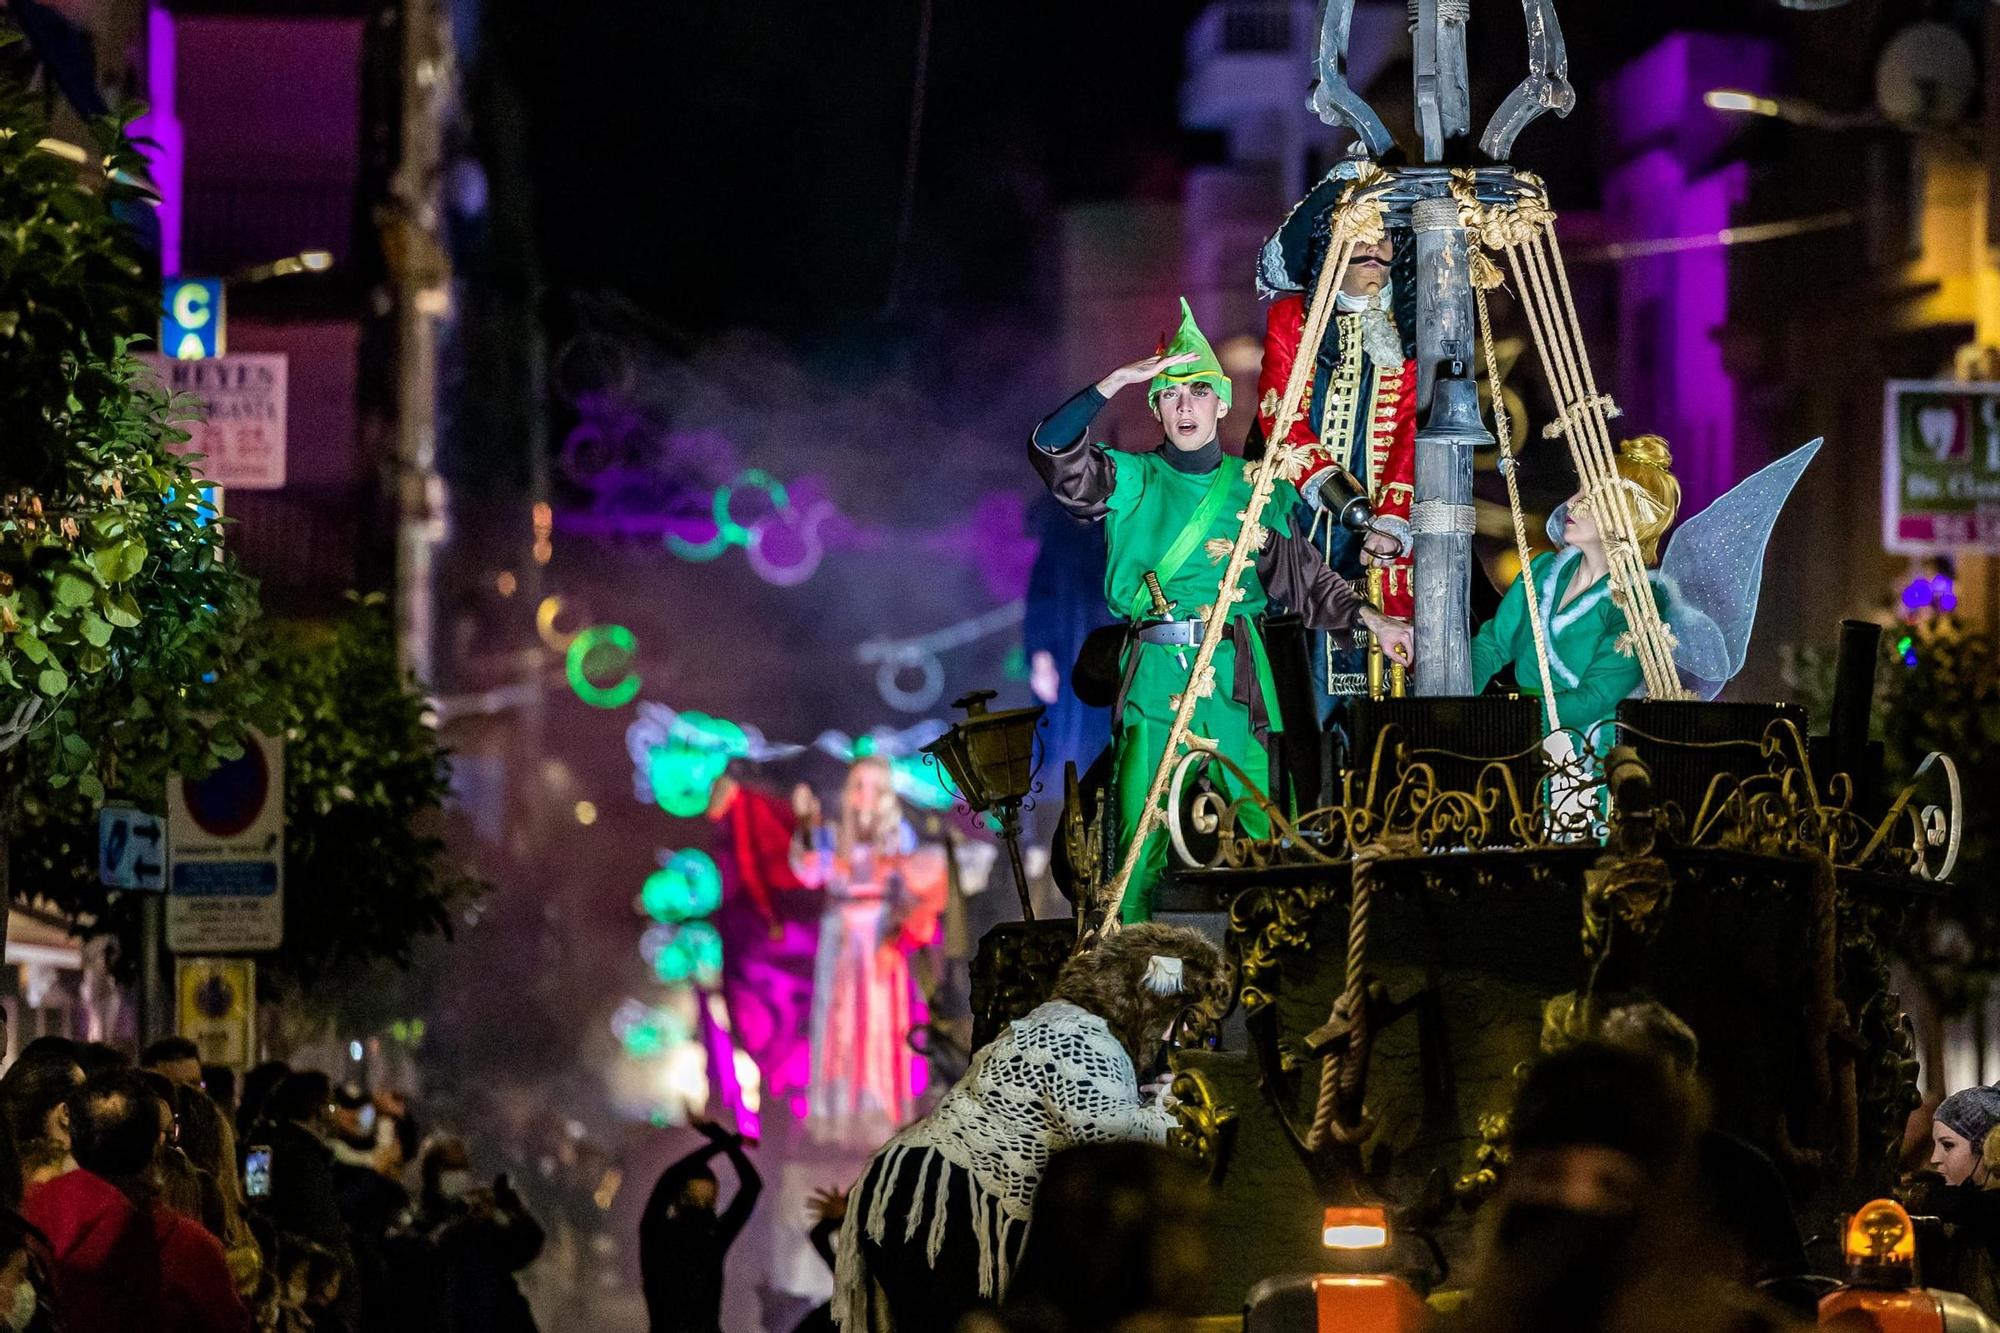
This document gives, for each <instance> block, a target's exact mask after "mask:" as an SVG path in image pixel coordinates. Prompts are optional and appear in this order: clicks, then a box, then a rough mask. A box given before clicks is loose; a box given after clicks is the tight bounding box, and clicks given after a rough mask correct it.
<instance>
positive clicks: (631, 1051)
mask: <svg viewBox="0 0 2000 1333" xmlns="http://www.w3.org/2000/svg"><path fill="white" fill-rule="evenodd" d="M611 1033H612V1035H613V1036H615V1037H617V1038H618V1041H619V1044H620V1045H622V1046H624V1048H625V1053H626V1054H627V1055H629V1056H631V1057H632V1058H633V1059H635V1060H652V1059H657V1058H659V1057H660V1056H661V1055H664V1054H665V1053H666V1052H667V1051H668V1050H669V1049H671V1048H673V1047H675V1046H680V1045H683V1044H685V1043H686V1042H688V1041H689V1040H690V1039H692V1037H693V1036H694V1030H693V1027H692V1025H690V1024H689V1022H688V1021H687V1019H685V1018H683V1017H682V1016H681V1015H679V1014H677V1013H675V1012H674V1011H673V1010H671V1009H663V1008H661V1007H660V1006H658V1005H651V1004H643V1003H641V1002H640V1001H638V1000H627V1001H625V1002H624V1003H623V1004H621V1005H619V1006H618V1009H617V1011H616V1012H614V1013H613V1014H612V1015H611Z"/></svg>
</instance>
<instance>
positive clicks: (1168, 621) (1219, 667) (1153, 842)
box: [1029, 299, 1410, 921]
mask: <svg viewBox="0 0 2000 1333" xmlns="http://www.w3.org/2000/svg"><path fill="white" fill-rule="evenodd" d="M1134 384H1147V385H1148V389H1147V401H1148V402H1149V403H1150V404H1151V406H1152V409H1153V415H1154V416H1156V417H1158V418H1159V421H1160V426H1161V429H1162V433H1163V435H1164V438H1163V439H1162V440H1161V442H1160V443H1159V444H1158V445H1156V446H1155V447H1154V448H1152V449H1151V450H1149V451H1147V452H1145V453H1127V452H1123V451H1120V450H1116V449H1112V448H1110V447H1109V446H1107V445H1103V444H1092V443H1090V442H1089V441H1088V434H1089V431H1090V425H1091V422H1092V421H1093V420H1094V419H1095V418H1096V416H1097V413H1098V412H1099V411H1100V410H1101V409H1102V408H1103V406H1104V404H1105V403H1106V402H1107V401H1109V400H1110V398H1111V396H1112V395H1113V394H1115V393H1117V392H1118V391H1119V390H1121V389H1124V388H1128V387H1130V386H1131V385H1134ZM1230 397H1231V395H1230V387H1229V376H1228V375H1226V374H1224V373H1223V370H1222V365H1221V363H1220V362H1218V361H1217V360H1216V357H1215V351H1214V349H1213V348H1211V347H1210V346H1209V345H1208V339H1206V338H1204V337H1203V336H1202V333H1201V330H1200V329H1199V328H1198V327H1196V325H1195V322H1194V314H1193V312H1192V311H1190V310H1189V309H1188V304H1187V301H1186V300H1185V299H1184V300H1182V302H1181V326H1180V330H1179V332H1177V333H1176V334H1175V335H1174V338H1173V341H1172V342H1171V343H1170V344H1168V345H1167V347H1166V348H1164V349H1163V350H1162V352H1161V353H1160V354H1159V355H1156V356H1151V357H1148V358H1146V359H1145V360H1143V361H1135V362H1133V363H1132V364H1131V365H1129V366H1124V367H1121V368H1120V369H1117V370H1114V371H1112V372H1111V373H1110V374H1109V375H1106V376H1105V377H1104V378H1103V379H1101V380H1099V381H1098V382H1097V383H1096V384H1093V385H1091V386H1090V387H1088V388H1086V389H1084V390H1083V391H1082V392H1081V393H1078V394H1077V395H1076V396H1075V397H1073V398H1071V399H1070V400H1069V401H1068V402H1067V403H1064V404H1063V405H1062V406H1061V407H1059V408H1057V409H1056V410H1055V411H1054V412H1053V413H1051V414H1050V415H1049V416H1048V417H1047V418H1046V419H1044V420H1043V422H1042V423H1041V425H1039V426H1037V427H1036V428H1035V432H1034V435H1033V437H1032V442H1033V447H1032V448H1031V449H1030V450H1029V454H1030V457H1031V458H1032V459H1033V461H1034V465H1035V470H1036V471H1037V472H1039V473H1040V474H1041V476H1042V479H1043V480H1044V481H1045V482H1047V483H1048V487H1049V492H1050V494H1052V495H1054V496H1055V498H1056V501H1057V503H1059V504H1061V505H1062V506H1063V507H1064V508H1065V509H1067V510H1069V512H1071V513H1073V514H1075V515H1077V516H1078V517H1080V518H1087V519H1093V520H1094V519H1102V520H1103V521H1104V524H1105V545H1106V547H1107V548H1108V556H1109V560H1108V568H1107V571H1106V574H1105V579H1104V599H1105V602H1106V603H1107V604H1108V605H1109V607H1110V608H1111V613H1112V615H1114V616H1116V617H1118V618H1119V619H1121V620H1124V621H1126V622H1127V624H1128V626H1129V627H1130V633H1129V635H1128V638H1127V643H1126V647H1125V653H1126V657H1125V660H1124V663H1123V665H1124V680H1125V685H1124V689H1123V691H1122V694H1121V697H1120V703H1119V707H1118V708H1117V710H1116V711H1115V712H1114V714H1113V716H1114V723H1113V728H1114V732H1113V739H1112V747H1113V748H1112V779H1111V780H1112V787H1113V792H1114V796H1115V804H1116V807H1117V810H1118V829H1119V835H1120V847H1121V851H1122V848H1123V845H1124V843H1125V842H1126V841H1128V840H1129V837H1130V834H1131V832H1132V831H1133V830H1134V829H1135V828H1136V827H1137V826H1138V823H1139V817H1140V814H1141V813H1142V812H1143V810H1144V809H1145V802H1146V795H1147V792H1148V790H1149V789H1150V787H1151V785H1152V780H1153V774H1154V771H1155V770H1156V769H1157V768H1158V766H1159V762H1160V756H1161V754H1162V753H1163V752H1164V751H1165V749H1166V743H1167V736H1168V733H1169V732H1170V731H1171V730H1172V729H1173V723H1174V712H1175V710H1174V706H1173V700H1174V697H1175V696H1177V695H1179V694H1180V693H1181V691H1182V690H1184V689H1185V688H1186V687H1187V683H1188V675H1189V667H1190V665H1191V664H1192V662H1193V660H1194V656H1195V652H1196V650H1197V649H1198V648H1199V646H1200V643H1201V634H1202V621H1203V618H1204V616H1205V613H1206V611H1207V608H1208V607H1210V606H1211V605H1213V604H1214V601H1215V597H1216V585H1217V583H1218V582H1219V581H1220V578H1221V570H1220V563H1221V562H1220V561H1218V560H1216V559H1214V558H1212V557H1211V555H1210V554H1209V550H1208V548H1209V545H1210V543H1211V542H1219V543H1223V544H1232V543H1234V541H1235V539H1236V534H1237V530H1238V528H1239V527H1240V526H1241V524H1242V518H1241V516H1242V514H1243V512H1244V511H1245V510H1246V509H1247V508H1249V505H1250V490H1251V486H1250V481H1249V478H1248V477H1247V476H1246V475H1245V469H1244V463H1243V460H1242V459H1240V458H1237V457H1235V456H1233V455H1230V454H1225V453H1223V452H1222V445H1221V443H1220V442H1219V441H1218V440H1217V438H1216V429H1217V426H1218V424H1219V423H1220V421H1221V419H1222V418H1223V417H1224V416H1227V415H1228V413H1229V404H1230ZM1291 508H1292V507H1291V506H1288V505H1274V506H1271V507H1269V508H1267V509H1266V511H1265V514H1264V523H1265V524H1266V526H1267V528H1268V529H1269V531H1268V532H1267V534H1266V537H1265V541H1264V545H1263V548H1262V549H1261V550H1260V551H1259V552H1258V553H1257V560H1256V577H1255V578H1246V579H1245V586H1244V590H1243V591H1244V596H1243V599H1242V600H1241V601H1239V602H1237V603H1236V604H1235V609H1234V612H1233V614H1232V615H1231V617H1230V620H1229V637H1228V638H1227V639H1225V640H1224V641H1223V642H1222V643H1220V644H1218V645H1216V650H1215V657H1214V666H1215V686H1216V687H1215V692H1214V693H1213V694H1211V695H1209V696H1208V697H1207V698H1205V699H1203V700H1201V701H1200V702H1199V703H1198V704H1197V705H1196V707H1195V712H1194V719H1193V722H1192V724H1191V725H1192V730H1193V732H1194V733H1195V734H1196V735H1199V736H1202V737H1206V738H1207V739H1209V740H1212V741H1214V742H1215V743H1216V745H1217V748H1218V749H1219V750H1220V751H1221V752H1222V753H1223V754H1225V755H1227V756H1228V757H1229V758H1230V759H1231V760H1232V761H1233V762H1234V763H1235V764H1236V765H1237V767H1239V768H1241V769H1242V770H1243V772H1244V773H1245V774H1247V775H1248V776H1249V778H1250V780H1251V781H1252V782H1254V783H1256V784H1257V786H1258V788H1259V790H1260V791H1265V792H1268V791H1269V790H1270V780H1269V761H1268V757H1267V755H1266V753H1265V749H1264V745H1263V742H1262V740H1261V738H1260V733H1268V732H1269V731H1274V730H1278V729H1279V728H1280V727H1281V726H1282V720H1281V719H1280V717H1279V716H1278V710H1277V705H1276V700H1275V698H1274V697H1273V694H1272V690H1271V683H1270V667H1269V664H1268V663H1267V662H1266V661H1265V660H1264V649H1263V642H1262V639H1261V637H1260V636H1259V635H1258V634H1257V633H1256V630H1255V626H1254V624H1253V618H1254V617H1255V616H1257V615H1258V613H1260V612H1261V611H1263V610H1264V605H1265V602H1266V600H1267V599H1271V600H1277V601H1280V602H1283V603H1284V604H1285V605H1286V606H1288V607H1291V608H1294V609H1295V610H1297V611H1299V612H1300V613H1301V614H1302V615H1304V617H1305V620H1306V623H1307V624H1308V625H1310V626H1312V627H1313V628H1315V629H1325V630H1331V631H1334V632H1335V633H1347V632H1350V631H1352V630H1353V628H1354V626H1355V624H1356V623H1357V622H1361V623H1365V624H1366V625H1367V627H1368V629H1369V630H1370V631H1371V632H1372V633H1373V634H1375V635H1376V637H1377V639H1378V640H1379V641H1380V642H1381V643H1382V645H1383V647H1384V650H1385V651H1387V652H1389V653H1390V654H1391V655H1392V656H1394V657H1395V658H1396V659H1397V660H1399V661H1403V662H1408V661H1409V660H1410V627H1409V625H1408V624H1407V623H1406V622H1404V621H1400V620H1395V619H1392V618H1390V617H1388V616H1385V615H1383V614H1382V613H1381V612H1379V611H1377V610H1376V609H1375V608H1374V607H1372V606H1369V605H1368V604H1367V603H1365V602H1364V601H1362V600H1361V597H1360V596H1359V594H1357V593H1356V591H1355V590H1354V588H1353V587H1352V586H1351V585H1350V584H1348V583H1347V581H1346V580H1344V579H1342V578H1340V577H1339V576H1338V575H1336V574H1334V573H1333V572H1332V571H1331V570H1330V569H1328V568H1327V565H1326V562H1325V560H1324V559H1322V558H1321V557H1320V555H1319V553H1318V552H1317V551H1315V550H1314V549H1313V548H1312V546H1311V545H1310V544H1309V543H1308V542H1307V541H1305V540H1304V539H1303V537H1302V536H1300V535H1298V534H1296V533H1294V532H1293V531H1292V530H1291V518H1290V513H1289V511H1290V509H1291ZM1149 573H1150V574H1152V575H1154V576H1155V578H1156V579H1157V581H1158V583H1159V585H1160V591H1161V593H1162V594H1163V596H1162V598H1160V599H1156V598H1155V597H1154V595H1153V593H1152V590H1151V589H1150V588H1149V587H1148V586H1147V582H1146V575H1147V574H1149ZM1162 602H1164V605H1162V604H1161V603H1162ZM1132 654H1137V657H1136V659H1134V658H1133V657H1132ZM1209 772H1210V774H1211V776H1212V779H1213V781H1214V782H1215V784H1216V786H1217V787H1218V788H1219V790H1220V791H1221V794H1222V795H1223V797H1224V799H1229V800H1233V799H1235V798H1237V797H1239V796H1242V795H1243V794H1244V793H1243V792H1242V791H1240V790H1238V789H1237V788H1238V784H1237V782H1236V779H1235V775H1234V774H1232V773H1231V772H1230V771H1229V770H1228V769H1226V768H1223V767H1222V766H1220V765H1213V766H1211V767H1210V769H1209ZM1244 823H1245V827H1246V828H1247V829H1248V830H1249V831H1250V832H1252V833H1260V832H1262V831H1263V827H1262V826H1263V820H1262V817H1261V815H1253V816H1251V817H1249V818H1246V819H1245V821H1244ZM1166 856H1167V836H1166V834H1165V833H1164V831H1155V832H1154V833H1153V834H1152V835H1151V836H1150V837H1149V838H1148V839H1147V842H1146V847H1145V851H1144V854H1143V856H1142V857H1141V859H1140V861H1139V864H1138V866H1137V867H1136V869H1135V870H1134V873H1133V877H1132V883H1131V887H1130V888H1129V889H1128V890H1127V892H1126V895H1125V904H1124V918H1125V920H1127V921H1144V920H1146V919H1148V918H1149V917H1150V916H1151V914H1152V901H1153V888H1154V883H1155V881H1156V880H1157V879H1158V877H1159V873H1160V871H1161V869H1162V868H1163V867H1164V866H1165V864H1166Z"/></svg>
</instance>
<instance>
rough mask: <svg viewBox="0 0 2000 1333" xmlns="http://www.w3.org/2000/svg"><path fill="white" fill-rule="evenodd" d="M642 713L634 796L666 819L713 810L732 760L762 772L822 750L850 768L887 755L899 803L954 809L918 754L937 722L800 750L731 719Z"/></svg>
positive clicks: (628, 736) (629, 749) (827, 735)
mask: <svg viewBox="0 0 2000 1333" xmlns="http://www.w3.org/2000/svg"><path fill="white" fill-rule="evenodd" d="M638 711H639V716H638V719H637V720H636V721H634V722H633V723H632V725H631V726H630V727H628V728H626V730H625V750H626V753H627V754H628V755H630V756H631V759H632V787H633V795H634V796H635V797H636V798H637V799H638V800H640V801H645V802H651V803H655V804H657V805H659V807H660V808H661V809H663V810H665V811H666V812H667V813H668V814H672V815H679V816H681V817H682V818H692V817H693V816H695V815H698V814H701V813H702V812H704V811H705V810H707V808H708V801H709V793H710V791H711V789H712V788H713V787H714V784H715V781H716V779H717V778H720V777H721V776H722V774H723V771H724V769H726V768H727V767H728V763H729V760H731V759H741V760H744V761H746V762H749V763H753V764H763V763H769V762H771V761H773V760H779V759H791V758H794V757H795V756H798V755H801V754H804V753H805V752H806V751H807V750H818V751H819V752H820V753H821V754H824V755H827V756H828V757H830V758H833V759H838V760H839V761H840V762H842V763H852V762H854V760H855V759H857V758H859V757H860V756H861V755H864V754H881V755H886V756H888V758H889V772H890V777H891V779H892V780H893V782H894V784H895V787H896V793H897V795H899V796H901V797H902V798H903V799H904V800H906V801H909V802H910V803H911V804H913V805H918V806H921V807H923V808H924V809H927V810H942V809H944V808H945V807H947V806H948V805H950V804H951V798H950V797H948V796H945V795H944V794H943V793H942V792H940V791H939V790H938V786H937V782H936V781H935V780H934V779H933V778H932V776H931V774H930V770H929V769H927V768H926V767H925V766H924V764H923V761H922V758H921V756H920V754H919V751H920V750H921V749H922V747H923V746H925V745H927V744H929V743H930V742H931V741H933V740H936V739H937V737H938V735H939V734H940V733H941V732H943V731H944V729H945V724H944V723H942V722H939V721H937V720H936V719H935V718H926V719H925V720H924V721H922V722H914V723H911V724H910V725H909V726H907V727H900V728H894V727H876V728H874V729H873V730H871V731H869V732H868V733H866V734H865V735H863V736H860V737H854V736H850V735H848V734H847V733H846V732H844V731H837V730H829V731H823V732H821V733H820V734H819V735H818V736H817V737H815V738H814V740H813V742H812V743H811V744H810V745H798V744H791V743H786V742H776V741H772V740H770V739H768V738H766V737H765V735H764V733H763V732H761V731H759V730H758V729H757V728H756V727H752V726H745V725H743V724H740V723H736V722H731V721H730V720H729V719H727V718H719V717H709V716H708V715H707V714H705V713H695V712H688V713H681V712H676V711H675V710H674V709H672V708H669V707H668V706H667V705H665V704H661V703H653V702H650V701H649V702H646V703H642V704H640V705H639V710H638Z"/></svg>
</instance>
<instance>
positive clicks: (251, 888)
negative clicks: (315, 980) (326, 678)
mask: <svg viewBox="0 0 2000 1333" xmlns="http://www.w3.org/2000/svg"><path fill="white" fill-rule="evenodd" d="M167 847H168V851H169V853H170V855H169V858H168V866H169V869H168V874H167V947H168V948H169V949H171V950H173V951H174V952H175V953H247V952H255V951H258V950H263V949H275V948H277V947H278V946H279V945H280V944H282V943H283V942H284V937H285V749H284V743H283V742H282V741H279V740H275V739H273V738H271V737H269V736H265V735H262V734H261V733H258V732H254V731H253V732H250V733H248V735H247V736H246V737H245V739H244V748H243V755H242V757H241V758H239V759H232V760H230V761H229V762H227V763H225V764H223V765H221V766H220V767H218V768H217V769H216V770H215V771H214V772H213V773H210V774H209V775H208V776H207V777H205V778H186V777H182V776H179V775H175V776H174V777H173V778H171V779H169V780H168V782H167Z"/></svg>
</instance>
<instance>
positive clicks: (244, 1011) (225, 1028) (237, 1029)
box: [174, 958, 257, 1069]
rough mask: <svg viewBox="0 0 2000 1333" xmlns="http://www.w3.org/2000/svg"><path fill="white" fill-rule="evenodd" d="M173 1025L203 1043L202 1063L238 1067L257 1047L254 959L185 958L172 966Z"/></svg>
mask: <svg viewBox="0 0 2000 1333" xmlns="http://www.w3.org/2000/svg"><path fill="white" fill-rule="evenodd" d="M174 994H175V995H176V996H177V997H178V1002H177V1003H176V1004H175V1006H174V1008H175V1010H176V1013H177V1018H176V1020H175V1024H174V1031H176V1032H178V1033H179V1034H180V1035H181V1036H183V1037H186V1038H187V1039H188V1040H189V1041H192V1042H193V1043H194V1044H195V1045H196V1046H198V1047H200V1048H201V1059H202V1063H203V1064H212V1065H232V1066H234V1067H235V1068H238V1069H242V1068H244V1067H246V1066H248V1065H249V1064H250V1063H251V1060H252V1058H253V1057H254V1055H255V1053H256V1035H257V1029H256V1020H257V964H256V963H255V962H253V961H251V960H250V959H248V958H183V959H181V960H180V961H179V962H178V963H177V964H175V967H174Z"/></svg>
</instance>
